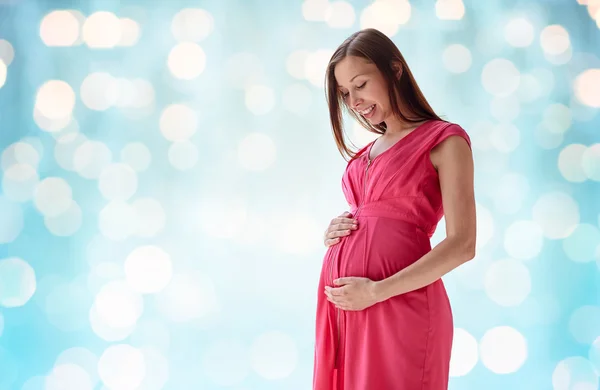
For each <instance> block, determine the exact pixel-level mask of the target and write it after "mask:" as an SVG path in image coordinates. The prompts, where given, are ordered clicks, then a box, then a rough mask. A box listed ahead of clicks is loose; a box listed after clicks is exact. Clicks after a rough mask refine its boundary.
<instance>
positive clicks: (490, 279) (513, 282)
mask: <svg viewBox="0 0 600 390" xmlns="http://www.w3.org/2000/svg"><path fill="white" fill-rule="evenodd" d="M485 292H486V294H487V295H488V296H489V297H490V299H491V300H492V301H494V302H496V303H497V304H499V305H500V306H518V305H520V304H521V303H523V301H524V300H525V299H526V298H527V296H528V295H529V293H530V292H531V277H530V276H529V270H528V269H527V267H526V266H525V265H523V264H522V263H520V262H519V261H517V260H500V261H496V262H494V263H492V265H491V266H490V267H489V269H488V270H487V272H486V274H485Z"/></svg>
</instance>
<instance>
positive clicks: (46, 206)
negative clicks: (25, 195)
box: [34, 177, 73, 217]
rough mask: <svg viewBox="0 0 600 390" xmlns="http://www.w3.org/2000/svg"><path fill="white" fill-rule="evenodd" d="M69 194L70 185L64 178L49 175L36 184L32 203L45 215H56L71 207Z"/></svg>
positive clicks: (70, 193) (70, 194)
mask: <svg viewBox="0 0 600 390" xmlns="http://www.w3.org/2000/svg"><path fill="white" fill-rule="evenodd" d="M71 196H72V191H71V186H69V183H67V181H66V180H65V179H62V178H60V177H49V178H46V179H44V180H42V181H41V182H40V183H39V184H38V185H37V187H36V189H35V193H34V203H35V207H36V208H37V209H38V210H39V211H40V212H41V213H42V214H44V216H45V217H56V216H58V215H59V214H62V213H64V212H65V211H67V210H68V209H69V207H71V202H72V200H73V199H72V198H71Z"/></svg>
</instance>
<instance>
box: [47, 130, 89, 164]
mask: <svg viewBox="0 0 600 390" xmlns="http://www.w3.org/2000/svg"><path fill="white" fill-rule="evenodd" d="M86 141H87V137H86V136H85V135H83V134H81V133H79V132H73V133H69V134H65V135H62V136H59V138H58V139H57V140H56V145H55V146H54V158H55V159H56V162H57V163H58V165H60V166H61V167H62V168H63V169H65V170H68V171H74V170H75V166H74V164H73V156H74V155H75V152H76V151H77V148H78V147H79V146H80V145H82V144H83V143H84V142H86Z"/></svg>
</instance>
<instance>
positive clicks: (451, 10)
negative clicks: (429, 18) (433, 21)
mask: <svg viewBox="0 0 600 390" xmlns="http://www.w3.org/2000/svg"><path fill="white" fill-rule="evenodd" d="M435 14H436V15H437V17H438V18H439V19H441V20H460V19H462V18H463V16H465V5H464V4H463V2H462V0H437V1H436V3H435Z"/></svg>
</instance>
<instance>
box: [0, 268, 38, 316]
mask: <svg viewBox="0 0 600 390" xmlns="http://www.w3.org/2000/svg"><path fill="white" fill-rule="evenodd" d="M35 289H36V278H35V271H34V270H33V268H32V267H31V266H30V265H29V263H27V262H26V261H25V260H22V259H20V258H18V257H9V258H5V259H0V306H4V307H7V308H12V307H20V306H23V305H25V304H26V303H27V302H29V300H30V299H31V297H32V296H33V294H34V293H35Z"/></svg>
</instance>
